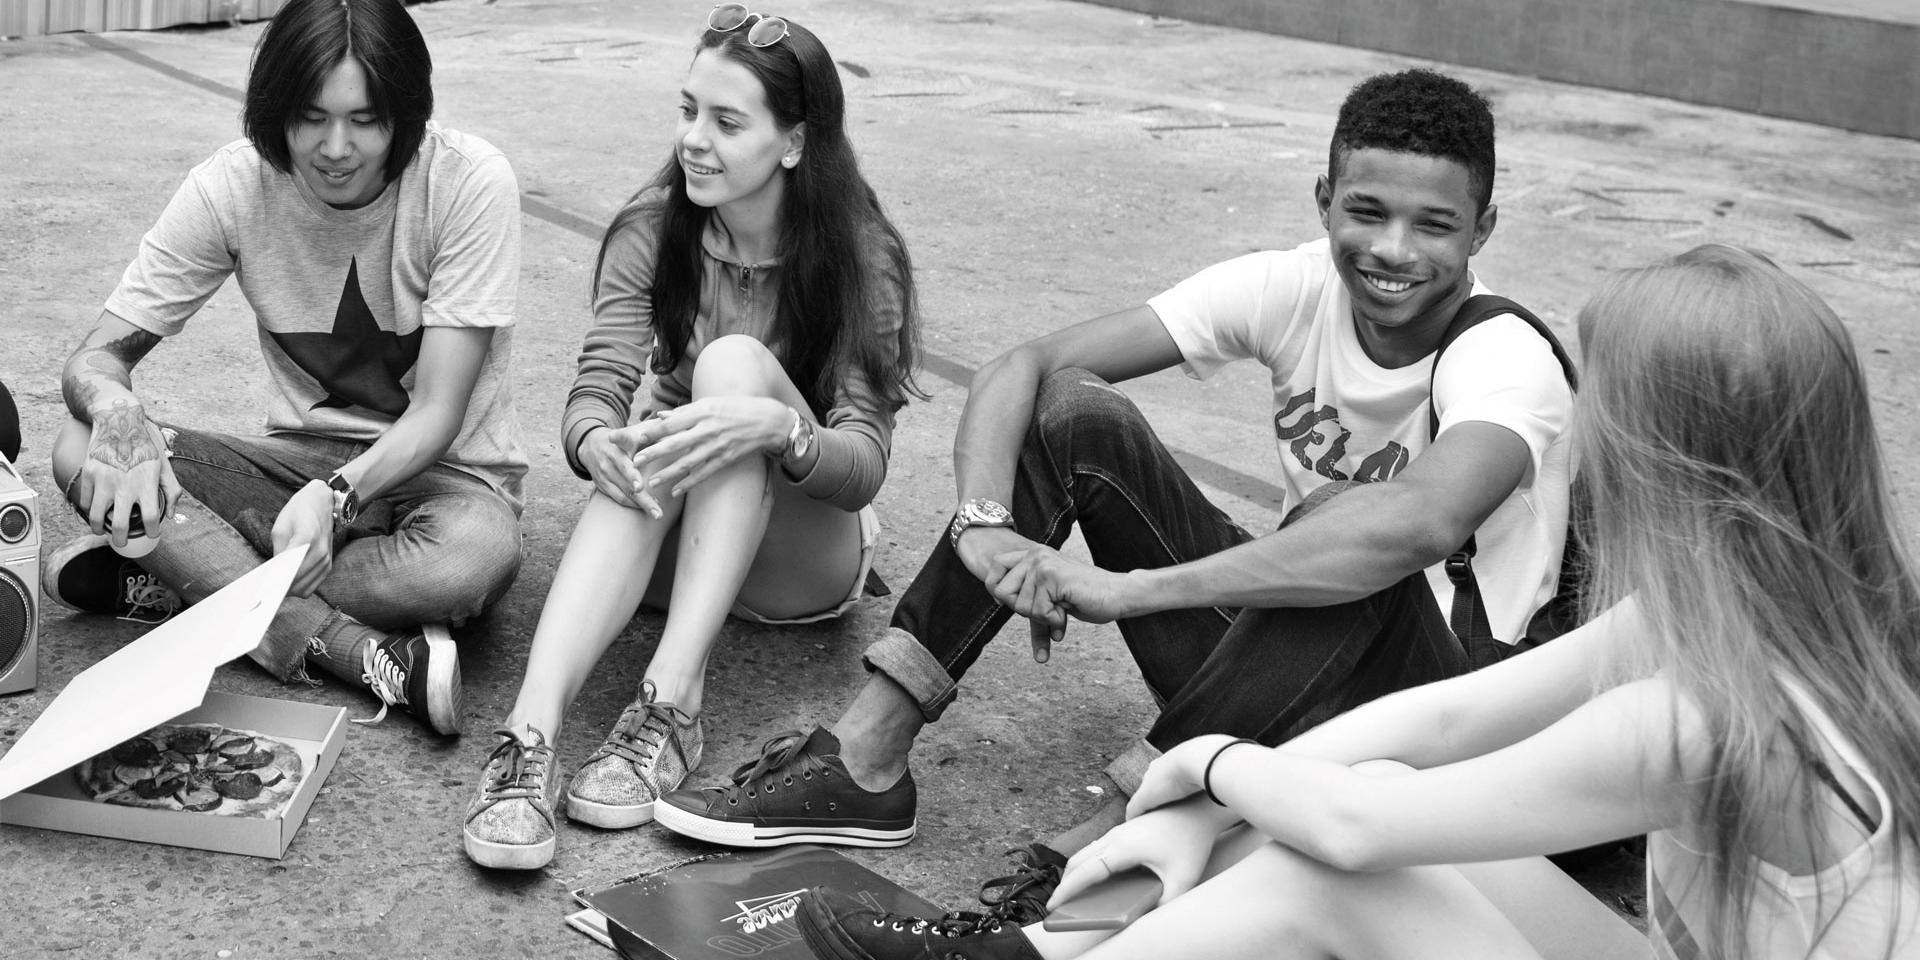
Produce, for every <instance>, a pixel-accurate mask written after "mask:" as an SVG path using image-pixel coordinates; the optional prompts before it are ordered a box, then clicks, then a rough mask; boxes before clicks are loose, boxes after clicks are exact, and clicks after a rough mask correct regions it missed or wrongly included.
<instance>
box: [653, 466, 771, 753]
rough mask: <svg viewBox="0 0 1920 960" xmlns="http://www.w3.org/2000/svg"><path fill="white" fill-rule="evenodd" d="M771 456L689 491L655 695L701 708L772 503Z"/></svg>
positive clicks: (656, 659) (656, 662) (656, 656)
mask: <svg viewBox="0 0 1920 960" xmlns="http://www.w3.org/2000/svg"><path fill="white" fill-rule="evenodd" d="M767 470H768V464H767V462H766V460H765V459H764V458H760V457H755V458H753V459H750V460H740V461H737V462H735V463H733V464H731V465H729V466H728V467H726V468H725V469H723V470H721V471H720V472H718V473H716V474H714V475H713V476H711V477H709V478H707V480H706V481H704V482H702V483H701V484H700V486H698V487H696V488H694V489H692V490H689V491H687V493H686V497H685V500H686V513H685V514H684V516H683V517H682V519H681V523H680V550H679V553H678V556H677V557H676V558H675V563H674V573H673V592H672V599H671V600H669V601H668V604H667V625H666V629H665V630H663V631H662V632H661V634H660V645H659V647H658V648H656V649H655V650H654V653H653V660H652V661H651V662H649V663H648V664H647V671H646V677H645V679H646V680H647V681H650V682H652V683H653V685H654V691H655V693H654V696H655V698H656V699H657V700H659V701H660V702H661V703H671V704H673V705H675V706H677V707H679V708H680V709H682V710H685V711H686V712H688V713H690V714H693V715H696V716H697V715H699V713H700V706H701V704H702V702H703V699H704V696H703V694H704V692H705V689H706V670H707V654H708V653H710V652H711V651H712V650H713V644H714V641H715V640H717V639H718V638H719V636H720V625H721V624H722V623H723V622H724V621H725V620H726V618H727V611H728V610H729V609H731V608H732V606H733V601H734V598H735V597H736V596H738V595H739V593H740V585H741V584H742V583H743V582H745V580H746V577H747V567H748V565H749V564H751V563H752V561H753V555H754V553H755V552H756V551H757V550H758V549H759V547H760V541H761V538H762V537H763V536H764V535H765V534H766V530H767V517H768V514H769V513H770V512H771V508H772V504H773V501H772V496H771V493H770V491H769V489H768V477H767Z"/></svg>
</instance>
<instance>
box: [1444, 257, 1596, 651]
mask: <svg viewBox="0 0 1920 960" xmlns="http://www.w3.org/2000/svg"><path fill="white" fill-rule="evenodd" d="M1508 315H1511V316H1515V317H1519V318H1520V319H1521V320H1524V321H1526V323H1527V325H1528V326H1530V327H1532V328H1533V329H1534V332H1536V333H1538V334H1540V336H1541V337H1542V338H1544V339H1545V340H1546V341H1547V346H1549V347H1551V348H1552V349H1553V358H1554V359H1555V360H1558V361H1560V372H1561V373H1562V374H1564V375H1565V376H1566V378H1567V386H1568V387H1571V388H1573V389H1575V390H1578V389H1579V388H1580V377H1579V373H1578V372H1577V371H1576V370H1575V369H1574V366H1573V358H1571V357H1569V356H1567V351H1566V348H1564V347H1562V346H1561V345H1560V339H1559V338H1558V337H1555V336H1554V335H1553V331H1552V330H1549V329H1547V325H1546V323H1544V322H1543V321H1541V319H1540V318H1539V317H1536V316H1534V315H1533V313H1532V312H1531V311H1529V310H1528V309H1527V308H1525V307H1523V306H1521V305H1519V304H1517V303H1515V302H1513V301H1512V300H1509V299H1507V298H1506V297H1498V296H1494V295H1492V294H1480V295H1478V296H1472V297H1468V298H1467V300H1466V302H1465V303H1462V304H1461V305H1460V309H1459V310H1456V311H1454V314H1453V319H1452V320H1450V321H1448V323H1447V330H1446V332H1445V333H1443V334H1441V335H1440V346H1439V347H1438V348H1436V349H1435V350H1434V352H1433V371H1432V373H1431V374H1429V378H1428V381H1427V396H1428V401H1427V441H1428V442H1432V441H1433V439H1434V438H1435V437H1436V436H1438V435H1439V433H1440V408H1439V405H1438V404H1437V403H1435V402H1434V401H1433V400H1432V397H1433V380H1434V379H1436V378H1438V376H1439V374H1440V359H1441V358H1442V357H1444V356H1445V355H1446V352H1447V348H1448V347H1450V346H1452V345H1453V342H1454V341H1455V340H1458V339H1460V335H1461V334H1463V333H1466V332H1467V331H1468V330H1471V329H1473V328H1474V327H1476V326H1479V325H1480V324H1481V323H1483V322H1485V321H1487V320H1491V319H1493V318H1494V317H1499V316H1508ZM1475 550H1476V547H1475V545H1474V542H1473V537H1472V536H1471V535H1469V536H1468V537H1467V542H1466V543H1463V544H1461V545H1460V548H1459V549H1458V550H1455V551H1454V552H1453V553H1452V554H1451V555H1449V556H1448V557H1447V562H1446V571H1447V579H1448V580H1449V581H1451V582H1452V583H1453V611H1452V616H1450V617H1448V619H1447V622H1448V625H1449V626H1451V627H1452V628H1453V635H1454V636H1455V637H1458V638H1459V639H1460V642H1461V643H1462V644H1463V645H1464V646H1465V647H1466V648H1467V651H1468V653H1469V654H1470V655H1473V656H1474V658H1475V666H1484V665H1485V664H1484V663H1481V662H1479V661H1480V660H1482V659H1486V658H1493V659H1497V658H1498V657H1497V656H1496V654H1497V653H1498V652H1499V645H1498V644H1497V643H1496V642H1495V640H1494V637H1493V625H1492V623H1491V622H1490V621H1489V620H1488V619H1487V606H1486V602H1485V601H1484V600H1482V599H1481V595H1480V583H1479V581H1478V580H1476V579H1474V576H1473V555H1474V552H1475ZM1476 651H1478V652H1476Z"/></svg>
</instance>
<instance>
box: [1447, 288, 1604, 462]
mask: <svg viewBox="0 0 1920 960" xmlns="http://www.w3.org/2000/svg"><path fill="white" fill-rule="evenodd" d="M1433 404H1434V409H1435V410H1436V411H1438V412H1439V414H1440V433H1441V434H1445V433H1446V432H1447V428H1449V427H1451V426H1453V425H1455V424H1458V423H1466V422H1468V421H1475V422H1480V423H1492V424H1497V425H1499V426H1502V427H1506V428H1507V429H1508V430H1511V431H1513V432H1514V433H1515V434H1516V435H1518V436H1519V437H1520V439H1521V440H1522V441H1524V442H1525V443H1526V445H1527V452H1528V454H1529V457H1530V460H1531V464H1530V466H1529V468H1528V470H1527V476H1526V477H1525V478H1524V479H1523V480H1522V481H1521V482H1522V483H1523V484H1531V483H1532V482H1533V480H1534V478H1535V477H1537V476H1538V475H1539V473H1540V465H1541V462H1542V460H1543V459H1544V458H1545V457H1546V454H1547V448H1548V447H1550V446H1552V445H1553V442H1554V441H1555V440H1557V439H1559V438H1560V436H1561V435H1562V434H1564V433H1565V432H1566V430H1567V425H1568V423H1569V422H1570V421H1571V419H1572V417H1573V389H1572V388H1571V387H1570V386H1569V385H1568V384H1567V378H1566V374H1565V373H1563V372H1562V371H1561V369H1560V363H1559V361H1558V360H1556V359H1554V356H1553V348H1552V347H1551V346H1549V345H1548V344H1547V341H1546V339H1545V338H1544V337H1542V336H1540V334H1539V332H1538V331H1536V330H1534V329H1533V327H1531V326H1529V325H1528V324H1527V322H1526V321H1525V320H1522V319H1520V318H1519V317H1516V316H1513V315H1512V314H1506V315H1503V316H1498V317H1494V318H1492V319H1490V320H1487V321H1484V322H1482V323H1480V324H1479V325H1478V326H1475V327H1474V328H1473V329H1471V330H1468V331H1467V332H1466V333H1463V334H1461V335H1460V338H1459V339H1457V340H1455V341H1454V342H1453V344H1452V345H1451V346H1449V347H1447V351H1446V353H1445V354H1444V355H1442V356H1441V358H1440V366H1439V368H1438V369H1437V370H1435V371H1434V378H1433Z"/></svg>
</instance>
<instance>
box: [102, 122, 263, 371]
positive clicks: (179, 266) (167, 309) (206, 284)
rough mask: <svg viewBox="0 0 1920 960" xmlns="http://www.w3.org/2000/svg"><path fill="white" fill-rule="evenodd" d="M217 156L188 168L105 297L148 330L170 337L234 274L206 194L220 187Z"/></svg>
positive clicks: (214, 204) (116, 311)
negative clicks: (158, 216)
mask: <svg viewBox="0 0 1920 960" xmlns="http://www.w3.org/2000/svg"><path fill="white" fill-rule="evenodd" d="M217 162H218V157H216V158H215V159H214V160H209V161H207V162H206V163H203V164H201V165H200V166H198V167H195V168H194V169H193V172H192V173H189V174H188V175H187V179H186V181H185V182H183V183H181V184H180V189H178V190H175V191H174V193H173V199H172V200H169V201H168V202H167V209H166V210H165V211H164V212H162V213H161V214H160V219H159V221H158V222H156V223H154V225H153V227H152V229H149V230H148V231H147V233H146V236H143V237H141V238H140V251H139V253H137V254H135V255H134V258H133V262H132V263H129V264H127V269H126V271H125V272H123V273H122V274H121V275H120V285H119V286H117V287H115V288H114V291H113V293H112V295H110V296H108V297H107V305H106V309H107V311H108V312H110V313H112V314H113V315H114V316H116V317H119V318H120V319H122V320H125V321H127V322H128V323H131V324H133V325H134V326H136V327H139V328H140V329H142V330H145V331H147V332H148V333H153V334H158V335H159V336H163V337H170V336H173V335H174V334H176V333H179V332H180V331H181V329H183V328H184V327H185V326H186V325H187V318H189V317H191V316H193V315H194V313H196V312H198V311H199V309H200V307H201V306H202V305H203V304H205V303H206V302H207V298H209V297H211V296H213V294H214V292H215V291H217V290H219V289H220V285H221V284H223V283H225V282H226V281H227V277H228V276H230V275H231V274H232V273H233V268H234V257H233V251H232V250H231V249H230V247H229V245H228V242H227V231H226V228H225V225H224V224H223V222H222V220H221V216H220V211H221V209H222V206H221V204H220V202H219V201H218V200H216V199H215V198H214V197H213V196H212V195H211V194H212V193H213V192H215V191H219V190H221V187H222V179H221V177H220V175H219V171H218V168H217Z"/></svg>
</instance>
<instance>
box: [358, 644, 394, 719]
mask: <svg viewBox="0 0 1920 960" xmlns="http://www.w3.org/2000/svg"><path fill="white" fill-rule="evenodd" d="M360 682H361V683H364V684H366V685H367V689H369V690H372V691H373V695H374V696H376V697H379V698H380V712H379V713H376V714H374V715H373V716H371V717H356V718H354V720H353V722H354V723H360V724H369V725H371V724H375V723H379V722H380V721H382V720H385V719H386V718H387V708H388V707H392V706H396V705H398V706H405V705H406V704H407V668H405V667H403V666H401V665H400V663H399V661H397V660H395V659H393V654H391V653H388V652H387V650H386V648H385V647H383V646H381V645H379V644H376V643H372V642H369V643H368V644H367V657H366V663H365V664H364V666H363V670H362V672H361V674H360Z"/></svg>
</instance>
